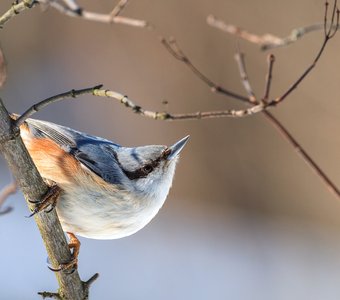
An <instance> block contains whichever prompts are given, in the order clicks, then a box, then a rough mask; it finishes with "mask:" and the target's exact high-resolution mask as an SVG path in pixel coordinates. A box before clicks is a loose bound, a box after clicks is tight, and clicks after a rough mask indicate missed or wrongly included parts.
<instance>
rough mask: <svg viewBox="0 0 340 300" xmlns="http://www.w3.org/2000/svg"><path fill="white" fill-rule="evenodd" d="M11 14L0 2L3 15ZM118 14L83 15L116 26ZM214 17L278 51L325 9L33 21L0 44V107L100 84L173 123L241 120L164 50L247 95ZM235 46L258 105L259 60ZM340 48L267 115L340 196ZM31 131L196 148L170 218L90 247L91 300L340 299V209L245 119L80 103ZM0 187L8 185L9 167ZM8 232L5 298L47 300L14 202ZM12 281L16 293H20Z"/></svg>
mask: <svg viewBox="0 0 340 300" xmlns="http://www.w3.org/2000/svg"><path fill="white" fill-rule="evenodd" d="M11 2H12V1H1V3H0V11H1V12H3V11H5V10H6V9H7V8H8V7H9V6H10V4H11ZM116 2H117V1H81V4H82V5H83V6H84V7H85V8H88V9H89V10H94V11H97V12H103V13H105V12H109V11H110V9H112V7H113V5H114V4H115V3H116ZM210 13H213V14H214V15H216V16H217V17H219V18H221V19H224V20H225V21H226V22H228V23H233V24H238V25H240V26H242V27H243V28H247V29H248V30H250V31H252V32H255V33H259V34H262V33H266V32H270V33H273V34H277V35H280V36H283V35H286V34H288V33H289V32H290V30H291V29H293V28H296V27H299V26H304V25H308V24H312V23H317V22H320V21H322V20H323V1H317V0H300V1H292V0H289V1H269V0H267V1H265V0H261V1H250V0H241V1H229V0H228V1H222V0H213V1H203V0H196V1H194V0H186V1H180V0H172V1H165V0H158V1H155V0H141V1H131V3H130V5H129V6H128V7H127V9H126V10H125V11H124V15H126V16H131V17H136V18H141V19H146V20H148V21H150V22H151V23H152V24H154V26H155V28H156V30H154V31H148V30H143V29H138V28H132V27H127V26H123V25H112V26H110V25H106V24H98V23H93V22H87V21H83V20H78V19H73V18H68V17H65V16H63V15H60V14H58V13H57V12H55V11H54V10H49V11H47V12H44V13H43V12H41V10H40V9H39V8H36V9H34V10H31V11H29V12H25V13H23V14H22V15H20V16H18V17H17V18H15V19H13V20H11V21H10V22H9V23H8V24H7V25H6V26H5V28H4V29H3V30H2V31H1V32H0V34H1V40H0V42H1V46H2V48H3V51H4V53H5V55H6V58H7V62H8V77H9V78H8V82H7V85H6V87H5V89H4V90H3V91H2V92H1V95H2V98H3V99H4V101H5V102H6V104H7V106H8V108H9V109H10V110H11V111H15V112H18V113H20V112H23V111H24V110H25V109H26V108H27V107H29V106H30V105H32V104H33V103H35V102H36V101H37V100H40V99H43V98H45V97H48V96H51V95H54V94H56V93H60V92H63V91H67V90H69V89H71V88H83V87H87V86H92V85H95V84H98V83H103V84H105V87H107V88H110V89H113V90H116V91H118V92H121V93H123V94H127V95H129V97H130V98H131V99H133V100H134V101H136V102H138V103H139V104H140V105H141V106H143V107H145V108H149V109H152V110H163V109H165V108H164V105H163V104H162V103H161V102H162V101H163V100H167V101H169V105H168V107H167V109H169V111H171V112H190V111H197V110H216V109H227V108H235V107H241V104H240V103H238V102H237V101H235V100H232V99H228V98H225V97H223V96H221V95H215V94H212V93H211V92H210V91H209V88H207V86H205V85H204V84H203V83H202V82H200V81H199V80H198V79H197V78H195V77H194V76H193V74H192V73H190V71H189V70H188V69H187V68H186V67H185V66H184V65H182V64H181V63H179V62H178V61H176V60H174V59H173V58H172V57H171V56H170V55H169V54H168V53H167V52H166V51H165V50H164V48H163V47H162V46H161V44H160V43H159V40H158V36H159V35H164V36H175V37H176V38H177V40H178V42H179V44H180V45H181V46H182V49H183V51H185V53H187V54H188V56H189V57H190V58H191V59H192V61H193V62H194V63H195V64H196V66H197V67H199V68H200V69H201V70H202V71H203V72H204V73H205V74H206V75H207V76H209V77H210V78H211V79H213V80H214V81H216V82H218V83H220V84H222V85H224V86H225V87H227V88H229V89H232V90H234V91H237V92H239V93H244V92H243V89H242V85H241V84H240V79H239V75H238V71H237V66H236V64H235V62H234V59H233V55H234V52H235V49H236V42H237V40H236V38H235V37H232V36H228V35H225V34H223V33H222V32H219V31H218V30H216V29H214V28H210V27H209V26H207V25H206V21H205V20H206V16H207V15H208V14H210ZM322 39H323V37H322V32H317V33H313V34H310V35H308V36H306V37H305V38H304V39H303V40H301V41H299V42H298V43H296V44H294V45H292V46H290V47H289V48H281V49H277V50H275V51H273V53H274V54H275V55H276V63H275V68H274V79H273V88H272V95H273V96H278V95H280V93H282V92H283V91H284V90H285V89H286V88H287V87H288V86H289V85H290V84H291V83H292V82H293V81H294V80H295V79H296V78H297V76H298V75H299V74H301V72H302V71H303V70H304V69H305V68H306V67H307V66H308V64H309V63H310V62H311V61H312V60H313V58H314V56H315V54H316V53H317V51H318V50H319V48H320V46H321V43H322ZM240 45H241V47H242V49H243V51H244V52H246V58H247V62H248V70H249V75H250V78H251V81H252V83H253V86H254V89H255V91H256V92H257V94H261V93H262V91H263V87H264V77H265V74H266V55H267V53H261V52H260V51H259V49H258V48H257V47H256V46H254V45H251V44H249V43H247V42H244V41H241V42H240ZM339 46H340V41H339V37H337V38H336V39H334V40H333V41H331V42H330V44H329V46H328V48H327V49H326V51H325V53H324V55H323V57H322V58H321V60H320V63H319V65H318V66H317V67H316V69H315V70H314V71H313V73H312V74H311V75H310V76H309V77H308V78H307V79H306V80H305V81H304V82H303V83H302V84H301V86H300V87H299V88H298V89H297V90H296V91H294V93H293V94H292V95H291V96H290V97H289V98H287V100H286V101H285V102H284V103H282V105H280V106H279V107H277V108H276V109H275V110H273V113H274V114H275V115H276V116H277V117H278V118H279V119H280V120H281V121H282V122H283V123H284V124H285V125H286V126H287V128H288V129H289V130H290V131H291V132H292V134H293V135H294V136H295V137H296V138H297V139H298V140H299V141H300V143H301V144H302V145H303V146H304V147H305V149H306V150H307V151H308V152H309V153H310V155H311V156H312V157H313V158H314V159H315V161H317V162H318V164H319V165H320V166H321V167H322V168H323V169H324V170H325V172H326V173H327V174H328V175H329V176H330V178H332V179H333V180H334V182H335V183H337V184H338V186H340V168H339V167H340V165H339V150H338V149H339V145H340V138H339V134H338V131H339V120H340V111H339V108H340V102H339V78H338V77H339V76H338V74H339V71H338V70H339V67H340V65H339V54H338V53H339ZM36 117H37V118H41V119H45V120H49V121H53V122H56V123H59V124H63V125H67V126H70V127H73V128H75V129H78V130H81V131H84V132H88V133H91V134H95V135H99V136H102V137H105V138H108V139H111V140H113V141H115V142H117V143H120V144H122V145H128V146H133V145H143V144H171V143H173V142H175V141H176V140H177V139H179V138H181V137H183V136H185V135H187V134H190V135H191V139H190V142H189V143H188V145H187V147H186V148H185V149H184V151H183V154H182V157H181V161H180V163H179V166H178V169H177V174H176V176H175V182H174V187H173V189H172V190H171V193H170V195H169V198H168V201H167V202H166V204H165V206H164V207H163V209H162V210H161V212H160V213H159V215H158V216H157V217H156V218H155V220H154V221H153V222H152V223H151V224H149V225H148V226H147V227H146V228H145V229H143V230H142V231H140V232H139V233H137V234H135V235H133V236H131V237H128V238H125V239H121V240H114V241H97V240H88V239H81V242H82V248H81V254H80V267H79V269H80V274H81V275H82V277H83V278H84V279H86V278H88V277H89V276H90V275H92V274H93V273H94V272H99V273H100V274H101V277H100V279H99V280H98V281H97V282H96V283H95V285H94V286H93V288H92V295H93V299H233V300H243V299H252V300H254V299H261V300H264V299H268V300H272V299H275V300H280V299H289V300H295V299H296V300H297V299H299V300H301V299H315V300H317V299H332V300H333V299H334V300H335V299H338V298H339V295H340V279H339V278H340V237H339V231H340V221H339V220H340V218H339V217H340V204H339V202H338V200H337V199H336V198H335V197H334V196H333V195H332V194H331V193H330V192H329V191H328V190H327V188H326V187H325V185H324V184H323V183H322V182H321V181H320V179H319V178H318V177H317V176H316V175H315V174H314V173H313V172H312V171H311V170H310V168H309V167H308V166H307V165H306V164H305V163H304V162H303V161H302V160H301V159H300V157H299V156H298V155H297V154H296V153H295V152H294V151H293V149H292V147H291V146H290V145H288V144H287V142H285V141H284V140H283V139H282V138H281V137H280V136H279V134H278V133H277V132H276V130H275V129H274V128H273V127H271V125H270V124H269V123H268V122H266V120H265V119H264V118H263V116H261V115H256V116H253V117H250V118H246V119H214V120H202V121H189V122H178V123H175V122H160V121H159V122H157V121H153V120H148V119H145V118H142V117H140V116H137V115H135V114H133V113H131V111H129V110H127V109H126V108H124V107H123V106H120V105H119V104H117V103H115V102H110V101H108V100H105V99H98V98H92V97H90V96H86V97H82V98H81V99H78V100H72V101H65V102H62V103H58V104H54V105H51V106H49V107H48V108H46V109H45V110H44V111H42V112H40V113H39V114H37V115H36ZM0 180H1V182H0V186H1V187H2V186H4V185H5V184H6V183H7V182H8V181H9V180H10V176H9V173H8V170H7V168H6V165H5V163H4V161H3V160H1V161H0ZM8 204H10V205H12V206H14V208H15V210H14V211H13V212H12V213H11V214H9V215H6V216H2V217H0V240H1V245H2V247H1V248H0V257H1V266H2V267H1V270H2V271H1V272H0V287H1V288H0V298H1V299H37V296H36V292H37V291H39V290H44V289H45V290H54V289H56V282H55V279H54V275H53V274H52V273H51V272H49V271H48V270H47V268H46V263H45V257H46V254H45V251H44V248H43V246H42V243H41V240H40V238H39V234H38V232H37V230H36V228H35V225H34V222H33V220H30V219H25V218H24V217H23V216H24V215H27V214H28V211H27V208H26V205H25V203H24V201H23V199H22V196H21V195H17V196H16V197H13V198H11V199H10V200H9V202H8ZM18 280H19V282H20V283H21V284H20V285H19V286H18Z"/></svg>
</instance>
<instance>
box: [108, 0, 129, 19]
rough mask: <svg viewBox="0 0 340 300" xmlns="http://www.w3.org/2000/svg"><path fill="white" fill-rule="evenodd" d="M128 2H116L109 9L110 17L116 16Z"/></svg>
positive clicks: (127, 0) (126, 0)
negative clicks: (110, 9) (111, 8)
mask: <svg viewBox="0 0 340 300" xmlns="http://www.w3.org/2000/svg"><path fill="white" fill-rule="evenodd" d="M128 3H129V0H120V1H119V2H118V4H117V5H116V6H115V7H114V8H113V10H112V11H111V13H110V15H111V17H116V16H118V15H119V14H120V13H121V12H122V11H123V9H124V8H125V7H126V5H127V4H128Z"/></svg>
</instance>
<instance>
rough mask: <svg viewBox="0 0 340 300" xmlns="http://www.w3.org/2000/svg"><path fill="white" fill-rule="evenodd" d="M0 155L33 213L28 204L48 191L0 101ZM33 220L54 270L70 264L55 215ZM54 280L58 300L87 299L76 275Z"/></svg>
mask: <svg viewBox="0 0 340 300" xmlns="http://www.w3.org/2000/svg"><path fill="white" fill-rule="evenodd" d="M0 153H1V154H2V155H3V156H4V158H5V160H6V161H7V163H8V165H9V168H10V170H11V171H12V174H13V176H14V178H15V180H16V182H17V184H18V186H19V187H20V188H21V190H22V192H23V194H24V196H25V199H26V201H27V204H28V206H29V207H30V208H31V209H33V205H32V203H30V202H36V201H37V200H39V199H41V197H42V196H43V195H44V194H45V193H46V192H47V189H48V188H47V186H46V184H45V183H44V181H43V180H42V178H41V176H40V174H39V173H38V170H37V168H36V167H35V165H34V163H33V161H32V159H31V157H30V156H29V154H28V152H27V150H26V148H25V145H24V143H23V141H22V139H21V137H20V134H19V131H18V129H16V128H14V127H13V126H12V120H11V119H10V117H9V114H8V112H7V110H6V108H5V106H4V105H3V102H2V100H1V99H0ZM34 219H35V221H36V223H37V225H38V228H39V230H40V233H41V236H42V238H43V241H44V243H45V247H46V249H47V253H48V256H49V259H50V261H51V263H52V264H53V265H54V266H58V265H59V264H60V263H64V262H68V261H70V260H71V253H70V250H69V248H68V243H67V241H66V238H65V235H64V233H63V230H62V227H61V225H60V222H59V219H58V216H57V213H56V211H55V210H53V211H51V212H50V213H48V214H46V213H40V214H37V215H35V217H34ZM56 277H57V280H58V283H59V295H60V296H61V298H64V299H72V300H78V299H79V300H83V299H85V298H86V297H87V296H88V290H86V289H85V287H84V284H83V282H82V281H81V280H80V277H79V274H78V272H77V271H75V272H74V273H73V274H66V273H64V272H58V273H56Z"/></svg>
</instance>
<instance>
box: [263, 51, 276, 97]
mask: <svg viewBox="0 0 340 300" xmlns="http://www.w3.org/2000/svg"><path fill="white" fill-rule="evenodd" d="M267 61H268V73H267V75H266V84H265V88H264V96H263V98H262V100H263V101H264V102H267V100H268V99H269V92H270V84H271V82H272V75H273V65H274V62H275V56H274V55H273V54H269V55H268V58H267Z"/></svg>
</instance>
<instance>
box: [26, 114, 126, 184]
mask: <svg viewBox="0 0 340 300" xmlns="http://www.w3.org/2000/svg"><path fill="white" fill-rule="evenodd" d="M26 123H27V125H28V128H29V131H30V133H31V134H32V135H33V136H34V137H37V138H49V139H51V140H53V141H54V142H55V143H57V144H58V145H59V146H60V147H61V148H62V149H63V150H64V151H66V152H68V153H70V154H71V155H73V156H74V157H75V158H76V159H77V160H78V161H79V162H80V163H82V164H83V165H84V166H86V167H87V168H88V169H90V170H91V171H92V172H94V173H95V174H97V175H98V176H100V177H101V178H102V179H104V180H105V181H106V182H109V183H112V184H120V180H119V178H121V176H120V174H119V172H120V168H119V166H118V162H117V159H116V151H115V150H116V149H117V148H119V147H120V146H119V145H118V144H115V143H113V142H111V141H109V140H105V139H102V138H100V137H96V136H92V135H88V134H85V133H82V132H79V131H76V130H73V129H71V128H68V127H65V126H61V125H57V124H54V123H51V122H46V121H40V120H35V119H27V120H26Z"/></svg>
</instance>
